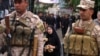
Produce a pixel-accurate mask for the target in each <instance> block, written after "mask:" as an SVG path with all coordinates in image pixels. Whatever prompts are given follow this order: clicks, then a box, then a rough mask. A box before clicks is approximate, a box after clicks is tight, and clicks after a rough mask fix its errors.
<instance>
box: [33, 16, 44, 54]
mask: <svg viewBox="0 0 100 56" xmlns="http://www.w3.org/2000/svg"><path fill="white" fill-rule="evenodd" d="M34 17H36V18H37V19H36V30H35V33H36V34H37V35H38V54H37V56H43V46H44V41H43V40H44V39H43V37H44V34H43V33H44V31H45V29H44V25H43V22H42V21H41V20H40V18H39V17H38V16H37V15H34Z"/></svg>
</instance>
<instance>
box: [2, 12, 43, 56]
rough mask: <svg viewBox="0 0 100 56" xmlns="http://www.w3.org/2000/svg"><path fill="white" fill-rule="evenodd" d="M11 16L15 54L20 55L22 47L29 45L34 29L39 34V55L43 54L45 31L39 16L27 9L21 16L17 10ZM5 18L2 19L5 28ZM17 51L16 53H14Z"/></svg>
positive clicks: (25, 55) (15, 55)
mask: <svg viewBox="0 0 100 56" xmlns="http://www.w3.org/2000/svg"><path fill="white" fill-rule="evenodd" d="M9 18H10V28H11V35H12V41H11V45H12V46H13V47H12V51H13V55H14V56H18V55H19V53H20V52H21V51H22V48H23V47H24V46H25V45H27V46H29V38H30V34H31V32H32V29H33V28H34V29H35V34H36V35H38V52H37V56H43V45H44V41H43V37H44V35H43V32H44V31H45V29H44V26H43V22H42V21H41V20H40V19H39V17H38V16H37V15H35V14H33V13H31V12H30V11H26V12H25V13H24V14H23V15H21V16H20V14H18V13H17V12H16V11H13V12H12V13H10V14H9ZM4 21H5V20H2V21H1V25H2V27H4V28H5V22H4ZM14 53H15V54H14ZM27 53H28V49H27V48H26V50H25V53H24V54H23V55H22V56H27Z"/></svg>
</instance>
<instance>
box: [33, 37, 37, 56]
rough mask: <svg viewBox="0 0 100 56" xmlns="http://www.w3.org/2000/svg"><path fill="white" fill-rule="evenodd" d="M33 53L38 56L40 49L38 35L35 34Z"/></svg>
mask: <svg viewBox="0 0 100 56" xmlns="http://www.w3.org/2000/svg"><path fill="white" fill-rule="evenodd" d="M33 46H34V47H33V55H32V56H37V49H38V36H37V35H34V41H33Z"/></svg>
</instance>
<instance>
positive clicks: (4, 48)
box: [0, 46, 7, 54]
mask: <svg viewBox="0 0 100 56" xmlns="http://www.w3.org/2000/svg"><path fill="white" fill-rule="evenodd" d="M6 51H7V46H2V48H1V49H0V53H2V54H4V53H5V52H6Z"/></svg>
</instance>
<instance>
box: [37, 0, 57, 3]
mask: <svg viewBox="0 0 100 56" xmlns="http://www.w3.org/2000/svg"><path fill="white" fill-rule="evenodd" d="M39 2H42V3H59V0H39Z"/></svg>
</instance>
